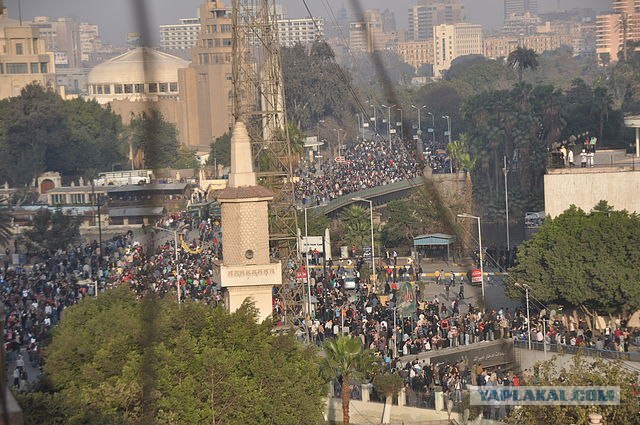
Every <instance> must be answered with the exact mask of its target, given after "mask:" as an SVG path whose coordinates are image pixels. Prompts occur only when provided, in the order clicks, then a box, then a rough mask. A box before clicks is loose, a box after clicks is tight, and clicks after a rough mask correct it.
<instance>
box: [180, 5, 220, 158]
mask: <svg viewBox="0 0 640 425" xmlns="http://www.w3.org/2000/svg"><path fill="white" fill-rule="evenodd" d="M200 19H201V21H200V26H201V28H200V34H199V36H198V41H197V42H196V46H195V47H194V48H193V49H191V64H189V66H188V67H186V68H184V69H181V70H179V71H178V83H179V86H180V93H181V95H180V98H181V102H182V107H183V111H184V114H185V127H184V128H183V129H182V132H183V137H184V138H185V140H187V141H188V144H189V145H190V146H192V147H194V148H198V149H199V150H207V151H208V149H209V145H210V144H211V142H212V141H213V140H214V139H215V138H217V137H219V136H222V135H223V134H224V133H226V132H227V131H228V130H229V128H230V126H231V123H232V116H231V112H232V106H233V99H232V95H233V90H232V89H233V87H232V75H231V73H232V66H231V55H232V34H231V29H232V28H231V25H232V19H231V10H230V9H228V8H227V7H226V6H225V5H224V3H222V2H221V1H219V0H212V1H204V2H203V3H202V4H201V5H200Z"/></svg>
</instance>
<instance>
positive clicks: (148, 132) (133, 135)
mask: <svg viewBox="0 0 640 425" xmlns="http://www.w3.org/2000/svg"><path fill="white" fill-rule="evenodd" d="M126 138H127V139H128V142H129V143H130V144H131V146H132V147H133V150H134V152H136V151H142V153H143V155H144V165H145V167H147V168H153V169H155V168H166V167H173V166H174V164H175V161H176V158H178V153H179V150H180V144H179V143H178V130H177V129H176V126H175V124H172V123H170V122H168V121H166V120H165V119H164V117H163V116H162V114H161V113H160V112H158V111H156V110H152V111H151V113H149V114H147V113H144V112H143V113H141V114H139V115H137V116H136V117H134V118H133V119H132V120H131V123H130V124H129V127H128V131H127V133H126Z"/></svg>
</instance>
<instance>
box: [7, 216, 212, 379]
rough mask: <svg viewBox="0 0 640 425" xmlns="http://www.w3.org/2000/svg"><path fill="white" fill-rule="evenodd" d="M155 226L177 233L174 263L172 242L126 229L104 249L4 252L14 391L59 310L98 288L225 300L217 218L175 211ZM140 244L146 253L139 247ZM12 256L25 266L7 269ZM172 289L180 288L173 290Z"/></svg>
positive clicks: (38, 360)
mask: <svg viewBox="0 0 640 425" xmlns="http://www.w3.org/2000/svg"><path fill="white" fill-rule="evenodd" d="M158 225H162V226H166V228H167V229H168V230H176V231H179V232H180V235H181V237H180V240H179V242H178V245H179V246H178V249H179V255H178V256H177V259H176V255H175V253H176V252H175V249H176V247H175V242H174V240H173V239H174V238H173V237H171V236H170V235H169V233H168V232H162V231H158V230H157V229H152V228H145V229H143V230H142V233H141V234H140V235H139V237H136V238H134V235H133V232H132V231H129V232H127V233H126V234H124V235H119V236H115V237H113V238H111V239H109V240H107V241H105V242H103V244H102V247H100V244H99V243H98V242H97V241H93V242H90V243H87V242H85V243H80V244H78V245H76V246H75V247H73V248H70V249H68V250H58V251H56V252H47V251H44V250H34V249H29V248H27V247H26V246H21V245H19V244H18V243H17V242H16V243H14V247H13V250H11V249H9V248H7V249H6V251H5V252H4V255H3V260H2V263H1V264H2V267H1V268H0V289H1V291H0V299H1V301H2V304H3V306H4V312H3V313H4V344H5V352H6V355H7V361H8V362H15V368H14V370H12V371H9V373H10V376H12V377H13V384H14V386H15V387H16V388H17V389H19V390H26V389H27V386H28V382H29V377H28V370H27V369H28V368H27V367H26V366H31V367H34V368H36V369H37V368H39V367H41V366H42V344H43V342H44V341H46V340H47V339H48V338H49V336H50V331H51V329H52V327H53V326H55V325H56V324H57V323H58V322H59V321H60V318H61V315H62V312H63V310H64V309H65V308H67V307H69V306H71V305H74V304H76V303H77V302H78V301H80V300H82V299H83V298H84V297H87V296H94V295H95V294H96V292H95V291H96V290H98V291H104V290H107V289H108V288H110V287H113V286H117V285H121V284H125V285H128V286H129V287H130V288H131V289H132V290H134V291H135V292H136V293H137V294H138V295H139V296H142V294H143V293H145V292H146V291H154V292H156V293H157V294H158V295H159V296H160V297H166V296H171V297H174V296H175V295H176V294H179V296H180V297H181V298H182V299H187V298H189V299H191V300H194V301H197V302H202V303H205V304H212V305H218V304H219V303H222V302H223V300H222V296H221V293H220V291H219V288H218V287H216V286H215V285H214V284H213V282H212V279H211V274H212V267H211V261H212V260H214V259H216V258H218V256H220V255H221V248H222V245H221V243H220V241H221V229H220V218H219V217H211V218H207V219H203V220H200V219H195V218H193V217H191V216H190V215H188V214H186V213H179V214H173V215H170V216H167V217H165V218H163V219H162V220H161V221H160V222H159V223H158ZM190 237H191V238H190ZM141 240H142V241H143V242H142V243H141V242H140V241H141ZM144 241H146V242H147V243H145V242H144ZM143 243H144V244H145V245H148V246H152V248H147V249H144V248H145V247H143ZM153 246H155V248H153ZM13 254H17V255H19V256H21V257H23V258H24V264H13V261H12V259H13ZM27 265H28V266H27ZM178 286H179V287H180V291H176V289H177V288H178ZM27 362H28V363H27Z"/></svg>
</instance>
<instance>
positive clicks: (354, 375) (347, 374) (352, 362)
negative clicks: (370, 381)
mask: <svg viewBox="0 0 640 425" xmlns="http://www.w3.org/2000/svg"><path fill="white" fill-rule="evenodd" d="M324 351H325V354H326V357H325V358H324V360H323V367H324V368H325V370H327V371H329V372H330V373H331V375H330V376H332V377H337V378H341V379H342V391H341V398H342V422H343V423H344V425H349V402H350V400H351V397H350V396H351V391H350V386H349V382H350V381H351V379H360V378H363V377H365V376H366V375H367V374H369V373H372V372H373V371H375V370H376V368H377V362H376V358H375V356H374V355H373V354H372V353H371V351H369V350H363V349H362V345H361V344H360V341H359V340H358V339H355V338H353V337H351V336H350V335H343V336H340V337H338V338H337V339H336V340H335V341H333V340H330V341H327V342H326V343H325V345H324Z"/></svg>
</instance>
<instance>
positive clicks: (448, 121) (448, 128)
mask: <svg viewBox="0 0 640 425" xmlns="http://www.w3.org/2000/svg"><path fill="white" fill-rule="evenodd" d="M442 118H444V119H445V120H447V135H448V136H449V143H451V117H450V116H449V115H443V116H442Z"/></svg>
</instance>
